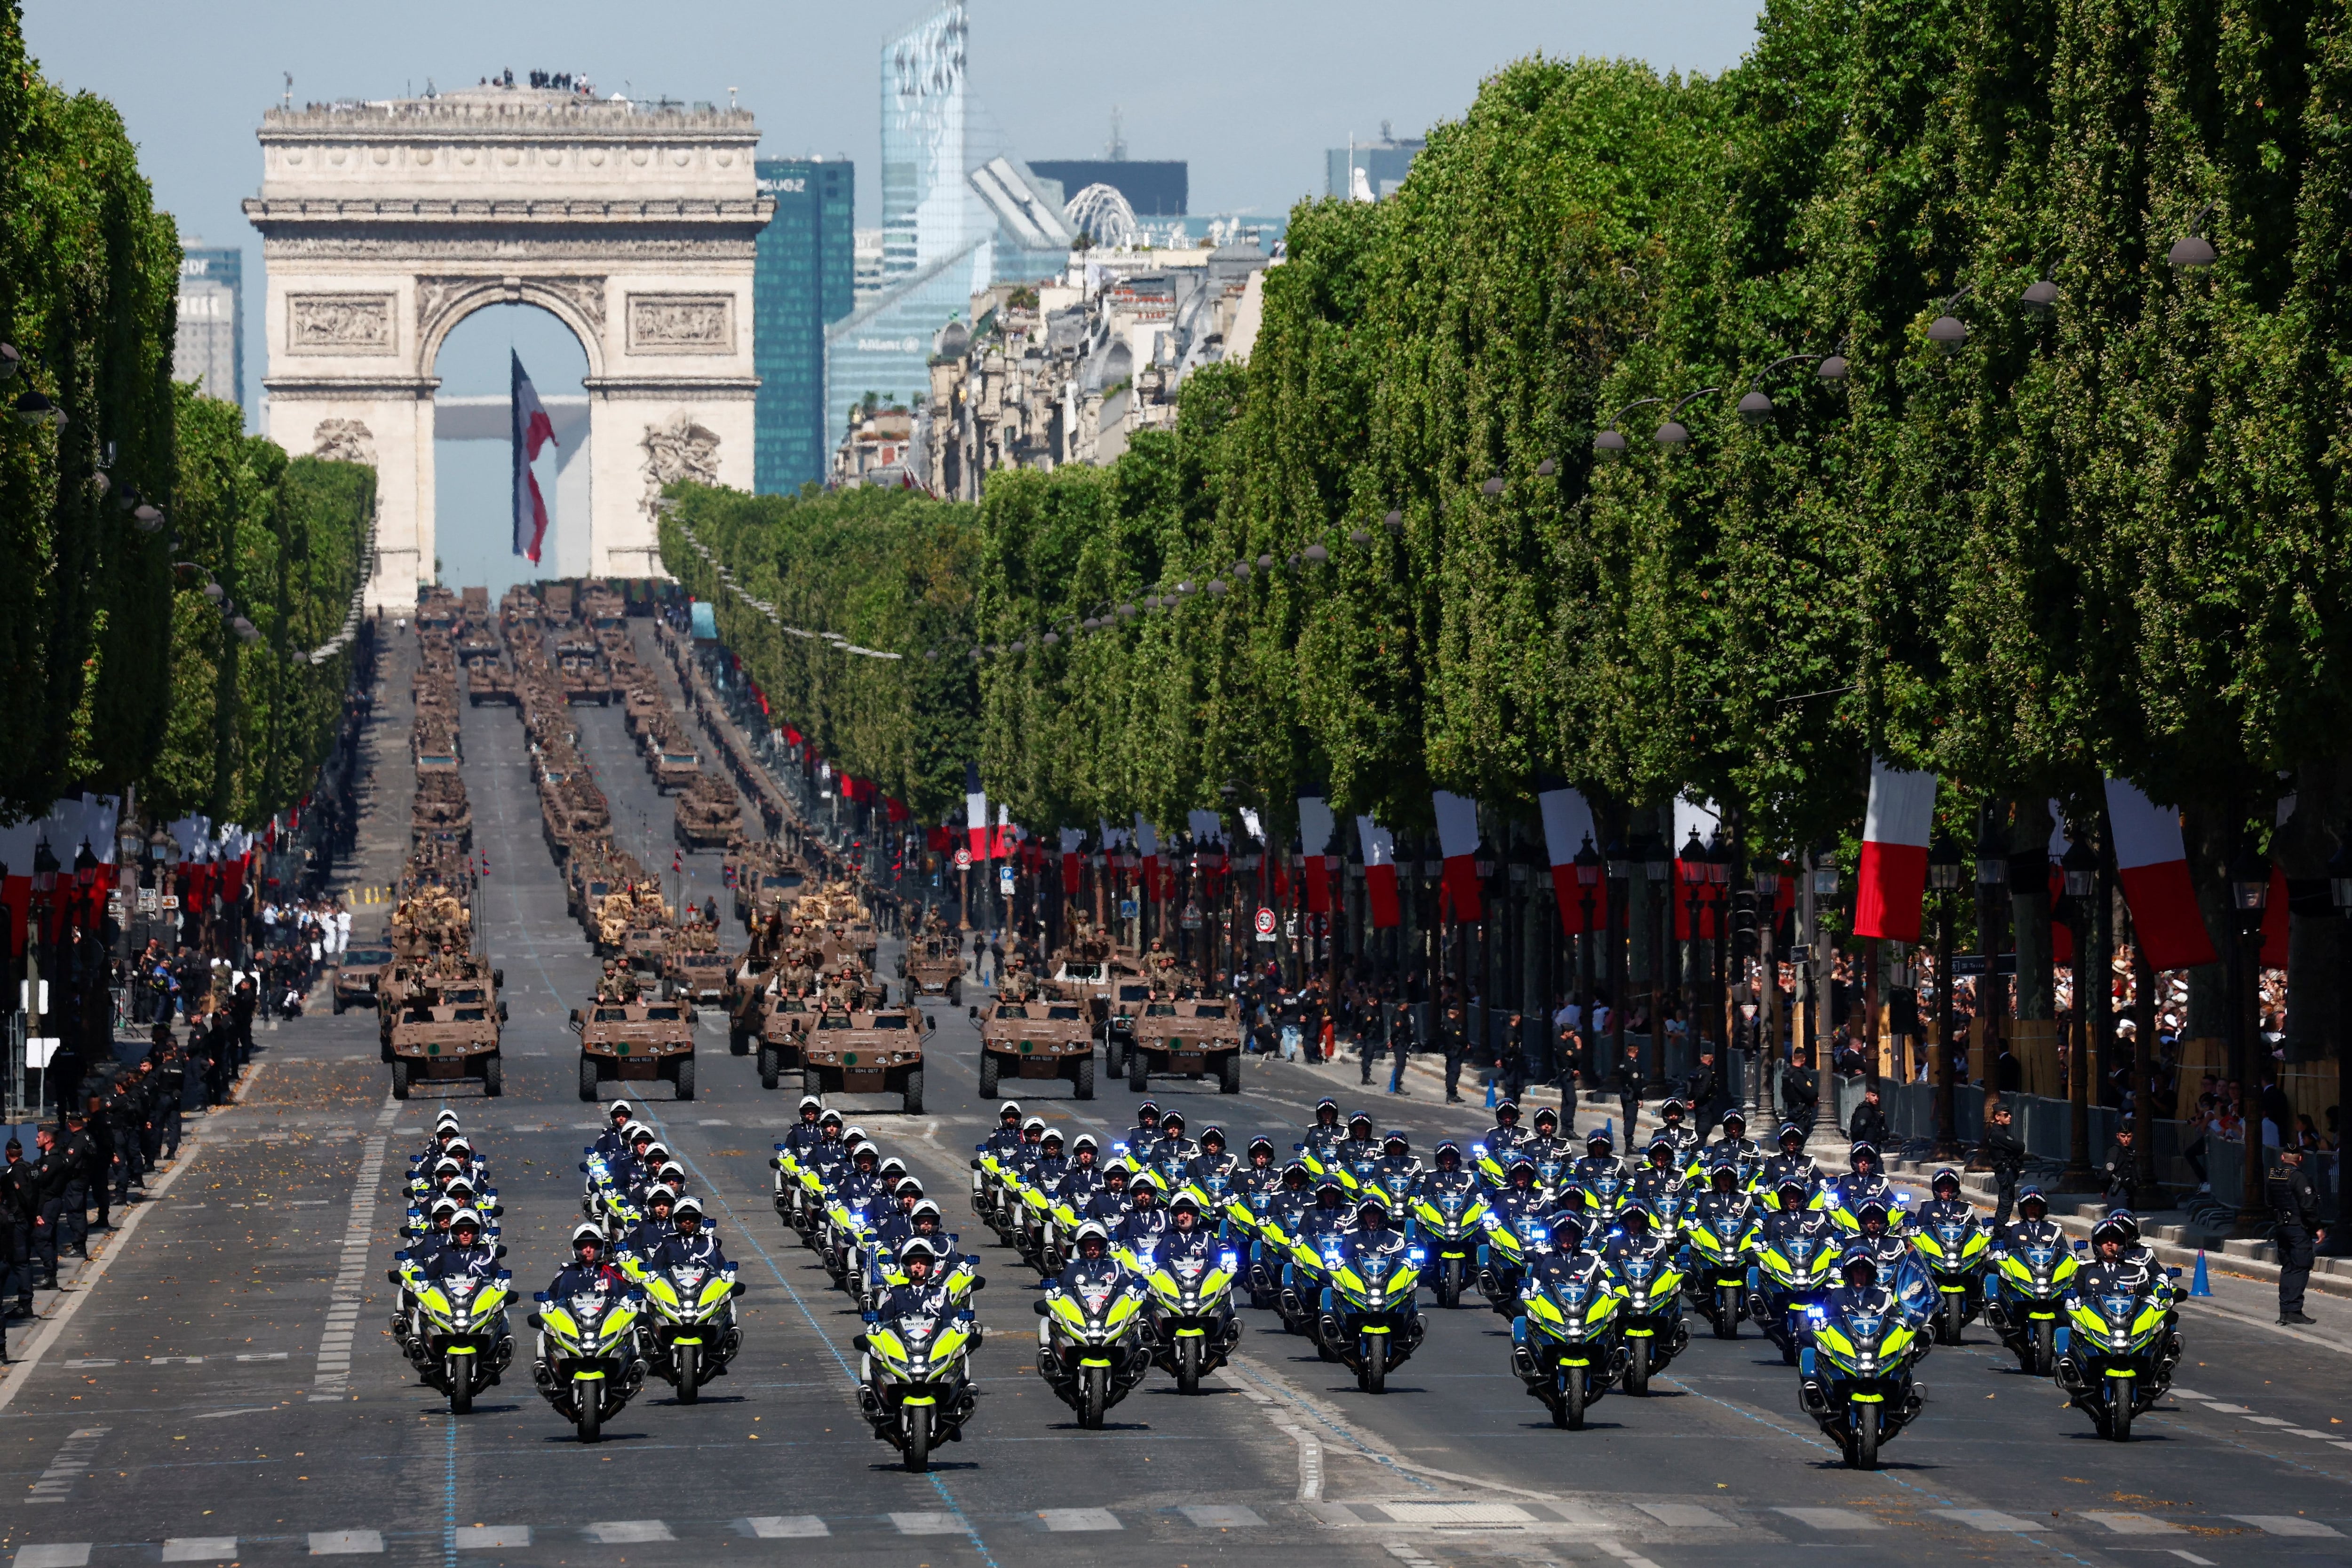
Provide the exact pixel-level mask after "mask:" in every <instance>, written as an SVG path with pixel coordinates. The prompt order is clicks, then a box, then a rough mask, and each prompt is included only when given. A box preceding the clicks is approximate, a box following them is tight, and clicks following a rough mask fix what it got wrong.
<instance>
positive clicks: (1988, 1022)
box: [1977, 806, 2009, 1090]
mask: <svg viewBox="0 0 2352 1568" xmlns="http://www.w3.org/2000/svg"><path fill="white" fill-rule="evenodd" d="M1977 828H1978V831H1977V946H1979V947H1980V948H1982V949H1983V950H1984V973H1983V974H1982V975H1980V976H1979V977H1978V978H1977V1017H1978V1018H1979V1019H1981V1020H1982V1021H1983V1023H1984V1060H1985V1086H1986V1087H1987V1088H1988V1089H1994V1090H1998V1089H1999V1088H2000V1079H1999V1076H1998V1075H1997V1074H1996V1073H1995V1072H1994V1071H1993V1062H1994V1061H1995V1059H1996V1052H1997V1051H1998V1050H1999V1048H2000V1039H2001V1034H2002V1032H2003V1030H2002V1017H2003V1014H2004V1012H2005V1011H2006V1009H2003V1008H2002V1007H2001V1006H2000V1003H2001V1001H2002V1000H2003V998H2004V997H2005V996H2006V994H2007V993H2006V989H2005V988H2004V987H2003V985H2002V983H2001V978H2000V974H1999V972H1998V971H1999V970H2000V899H2001V890H2002V889H2003V888H2006V887H2007V886H2008V885H2009V846H2008V845H2007V844H2005V843H2003V842H2002V841H2001V838H2000V830H1999V828H1998V827H1997V826H1996V825H1995V815H1994V812H1993V809H1992V808H1991V807H1990V806H1987V807H1985V808H1984V810H1982V812H1981V813H1980V820H1979V822H1978V824H1977Z"/></svg>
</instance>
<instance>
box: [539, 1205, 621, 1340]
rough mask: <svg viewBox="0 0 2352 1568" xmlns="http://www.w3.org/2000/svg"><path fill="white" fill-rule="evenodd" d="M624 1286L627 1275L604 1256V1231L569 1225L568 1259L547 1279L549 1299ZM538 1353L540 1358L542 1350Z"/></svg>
mask: <svg viewBox="0 0 2352 1568" xmlns="http://www.w3.org/2000/svg"><path fill="white" fill-rule="evenodd" d="M628 1288H629V1279H628V1276H627V1275H625V1274H624V1273H622V1272H621V1270H619V1269H618V1268H616V1267H614V1265H613V1264H612V1263H611V1262H609V1261H607V1260H606V1259H605V1256H604V1232H603V1231H601V1230H599V1229H597V1228H595V1227H594V1226H593V1225H590V1224H587V1223H585V1222H583V1223H581V1224H579V1225H576V1226H574V1227H572V1260H571V1261H570V1262H568V1263H566V1264H564V1265H563V1267H562V1268H561V1269H559V1270H556V1271H555V1278H554V1279H552V1280H551V1281H548V1284H547V1294H548V1297H549V1299H550V1300H551V1301H569V1300H571V1299H572V1297H573V1296H584V1295H587V1294H589V1293H590V1292H592V1291H604V1292H606V1293H608V1294H609V1293H610V1292H612V1291H625V1290H627V1289H628ZM541 1354H542V1357H543V1355H544V1352H543V1351H542V1353H541Z"/></svg>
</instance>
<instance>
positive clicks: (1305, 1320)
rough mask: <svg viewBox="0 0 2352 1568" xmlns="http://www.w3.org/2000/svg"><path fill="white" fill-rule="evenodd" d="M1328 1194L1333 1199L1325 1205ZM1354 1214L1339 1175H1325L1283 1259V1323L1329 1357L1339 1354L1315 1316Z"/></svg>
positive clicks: (1279, 1302) (1279, 1300)
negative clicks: (1341, 1185)
mask: <svg viewBox="0 0 2352 1568" xmlns="http://www.w3.org/2000/svg"><path fill="white" fill-rule="evenodd" d="M1326 1198H1329V1199H1330V1200H1331V1201H1330V1202H1328V1203H1326V1202H1325V1201H1324V1200H1325V1199H1326ZM1352 1213H1353V1210H1352V1209H1350V1208H1349V1207H1347V1197H1346V1194H1345V1193H1344V1192H1343V1191H1342V1190H1341V1188H1340V1186H1339V1177H1337V1176H1325V1177H1323V1178H1322V1179H1321V1180H1320V1181H1318V1182H1317V1183H1316V1186H1315V1202H1314V1203H1313V1204H1312V1205H1310V1206H1309V1207H1306V1208H1304V1209H1301V1210H1300V1211H1299V1212H1298V1214H1297V1217H1296V1218H1295V1219H1294V1220H1293V1221H1292V1223H1291V1225H1290V1228H1289V1229H1288V1232H1287V1240H1288V1242H1289V1255H1288V1256H1287V1257H1286V1259H1285V1260H1284V1261H1283V1265H1282V1284H1281V1288H1280V1290H1279V1291H1277V1292H1276V1297H1275V1305H1276V1310H1277V1311H1279V1312H1281V1313H1282V1325H1283V1327H1284V1328H1285V1329H1286V1330H1287V1331H1288V1332H1290V1333H1301V1334H1305V1335H1307V1338H1309V1339H1311V1340H1313V1341H1314V1342H1315V1347H1316V1349H1317V1351H1318V1352H1319V1353H1320V1354H1321V1355H1322V1357H1323V1359H1324V1360H1326V1361H1337V1360H1339V1355H1338V1354H1337V1353H1336V1352H1334V1351H1333V1350H1332V1349H1331V1348H1330V1347H1329V1346H1328V1345H1327V1344H1325V1343H1323V1336H1322V1334H1321V1333H1320V1332H1318V1318H1317V1315H1318V1312H1319V1311H1320V1303H1321V1301H1322V1299H1323V1291H1324V1289H1325V1287H1326V1286H1327V1285H1328V1284H1329V1283H1330V1275H1331V1269H1332V1265H1333V1262H1334V1260H1336V1259H1337V1258H1338V1257H1339V1251H1340V1249H1341V1248H1342V1247H1343V1246H1344V1245H1345V1243H1346V1240H1347V1234H1348V1230H1349V1224H1350V1219H1349V1217H1350V1215H1351V1214H1352Z"/></svg>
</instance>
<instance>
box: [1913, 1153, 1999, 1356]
mask: <svg viewBox="0 0 2352 1568" xmlns="http://www.w3.org/2000/svg"><path fill="white" fill-rule="evenodd" d="M1947 1186H1948V1187H1949V1189H1950V1193H1951V1197H1949V1198H1947V1197H1945V1191H1946V1188H1947ZM1959 1190H1960V1180H1959V1176H1958V1175H1957V1174H1956V1173H1954V1172H1951V1171H1939V1172H1938V1173H1937V1176H1936V1188H1935V1191H1936V1199H1937V1201H1936V1202H1934V1203H1931V1204H1929V1205H1928V1206H1927V1207H1925V1208H1923V1209H1922V1210H1921V1211H1920V1212H1919V1213H1918V1215H1916V1217H1915V1218H1916V1227H1915V1228H1914V1229H1913V1231H1912V1233H1911V1248H1912V1250H1913V1251H1914V1252H1916V1254H1917V1255H1918V1258H1919V1263H1920V1266H1921V1267H1922V1268H1924V1269H1925V1270H1927V1278H1928V1281H1929V1282H1930V1283H1931V1284H1932V1285H1933V1286H1934V1289H1935V1303H1934V1321H1933V1322H1931V1323H1930V1325H1929V1327H1930V1328H1931V1329H1932V1330H1933V1332H1934V1335H1935V1341H1936V1343H1937V1344H1958V1343H1960V1331H1961V1330H1962V1329H1964V1328H1966V1327H1967V1326H1968V1324H1969V1322H1970V1321H1971V1320H1972V1319H1974V1318H1975V1317H1976V1315H1977V1314H1978V1313H1979V1312H1981V1311H1982V1310H1983V1308H1984V1284H1985V1266H1986V1264H1987V1263H1988V1262H1989V1261H1990V1256H1991V1248H1992V1235H1991V1232H1990V1231H1988V1230H1987V1229H1986V1228H1985V1223H1984V1221H1983V1219H1982V1218H1979V1216H1978V1214H1977V1212H1976V1210H1975V1209H1973V1208H1971V1207H1969V1206H1968V1205H1967V1204H1965V1203H1962V1202H1960V1201H1958V1198H1959Z"/></svg>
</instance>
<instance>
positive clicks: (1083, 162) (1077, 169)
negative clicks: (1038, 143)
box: [1029, 158, 1190, 218]
mask: <svg viewBox="0 0 2352 1568" xmlns="http://www.w3.org/2000/svg"><path fill="white" fill-rule="evenodd" d="M1029 169H1030V172H1032V173H1034V174H1035V175H1036V176H1037V177H1038V178H1039V179H1040V180H1055V181H1058V182H1060V183H1061V187H1062V199H1063V200H1064V201H1065V202H1067V201H1068V200H1069V199H1070V198H1071V197H1073V196H1075V195H1076V194H1077V193H1079V192H1080V191H1083V190H1085V189H1086V188H1087V186H1088V185H1108V186H1109V187H1111V189H1113V190H1115V191H1117V192H1118V193H1119V194H1120V195H1122V196H1125V197H1126V198H1127V204H1128V206H1129V209H1130V210H1132V211H1133V212H1134V214H1135V215H1136V216H1137V217H1139V218H1181V217H1182V216H1183V215H1184V213H1185V207H1184V203H1185V199H1186V197H1187V196H1188V195H1189V194H1190V192H1189V190H1188V181H1189V178H1190V175H1189V165H1187V164H1186V163H1185V162H1184V161H1183V160H1182V159H1181V158H1174V159H1136V160H1133V161H1129V160H1127V159H1123V158H1122V159H1111V158H1048V159H1045V160H1042V161H1040V162H1035V163H1032V164H1030V165H1029Z"/></svg>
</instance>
